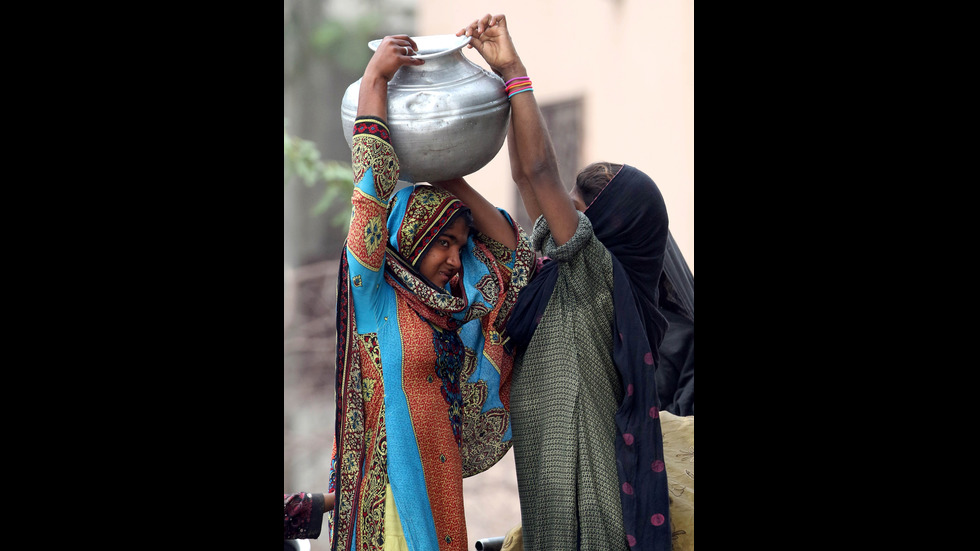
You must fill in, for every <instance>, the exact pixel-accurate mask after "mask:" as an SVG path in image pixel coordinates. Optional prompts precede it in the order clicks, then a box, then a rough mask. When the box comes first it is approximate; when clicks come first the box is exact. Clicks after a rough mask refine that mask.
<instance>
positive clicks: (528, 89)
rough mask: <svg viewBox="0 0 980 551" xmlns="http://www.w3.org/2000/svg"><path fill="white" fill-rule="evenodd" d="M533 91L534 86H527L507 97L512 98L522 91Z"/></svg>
mask: <svg viewBox="0 0 980 551" xmlns="http://www.w3.org/2000/svg"><path fill="white" fill-rule="evenodd" d="M533 91H534V88H525V89H523V90H518V91H516V92H514V93H513V94H511V95H509V96H507V99H510V98H512V97H514V96H516V95H517V94H520V93H521V92H533Z"/></svg>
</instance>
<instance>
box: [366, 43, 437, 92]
mask: <svg viewBox="0 0 980 551" xmlns="http://www.w3.org/2000/svg"><path fill="white" fill-rule="evenodd" d="M418 49H419V47H418V44H416V43H415V41H414V40H412V37H410V36H408V35H407V34H396V35H392V36H386V37H384V39H382V40H381V44H379V45H378V49H377V50H375V52H374V55H373V56H371V61H369V62H368V64H367V68H366V69H365V70H364V76H365V77H380V78H382V79H384V81H385V82H387V81H390V80H391V79H392V78H393V77H394V76H395V73H396V72H397V71H398V69H400V68H401V66H402V65H422V64H424V63H425V60H422V59H418V58H416V57H412V56H414V55H415V54H416V52H417V51H418Z"/></svg>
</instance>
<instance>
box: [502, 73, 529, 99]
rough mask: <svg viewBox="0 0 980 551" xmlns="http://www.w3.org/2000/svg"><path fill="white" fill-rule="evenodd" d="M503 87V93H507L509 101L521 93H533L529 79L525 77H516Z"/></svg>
mask: <svg viewBox="0 0 980 551" xmlns="http://www.w3.org/2000/svg"><path fill="white" fill-rule="evenodd" d="M504 86H506V88H504V91H505V92H507V99H510V98H512V97H514V96H516V95H517V94H520V93H521V92H533V91H534V88H532V87H531V79H529V78H527V77H517V78H512V79H510V80H508V81H507V82H506V83H505V84H504Z"/></svg>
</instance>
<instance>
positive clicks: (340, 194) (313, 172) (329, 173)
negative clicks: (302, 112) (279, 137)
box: [282, 118, 354, 227]
mask: <svg viewBox="0 0 980 551" xmlns="http://www.w3.org/2000/svg"><path fill="white" fill-rule="evenodd" d="M288 125H289V121H288V120H286V119H285V118H283V156H282V164H283V186H284V188H285V187H286V186H288V185H289V182H290V180H291V179H292V177H294V176H295V177H297V178H298V179H299V180H300V181H301V182H303V183H304V184H305V185H306V187H309V188H313V187H316V186H318V185H321V184H322V185H323V186H324V193H323V196H322V197H321V198H320V200H319V201H318V202H317V203H316V204H315V205H314V206H313V208H312V214H313V215H314V216H318V215H321V214H323V213H324V212H326V211H327V209H328V208H329V207H330V205H331V204H333V202H334V201H336V200H341V201H349V200H350V196H351V193H353V191H354V177H353V174H352V173H351V166H350V165H349V164H344V163H341V162H338V161H323V160H321V159H320V150H319V149H317V147H316V144H314V143H313V142H311V141H308V140H304V139H301V138H297V137H294V136H290V135H289V133H288V132H287V131H286V127H287V126H288ZM349 218H350V212H349V211H348V210H346V209H345V210H343V211H342V212H341V213H339V214H338V215H337V216H336V217H335V218H334V220H333V221H332V222H333V223H334V224H335V225H338V226H341V227H343V226H346V225H347V224H348V223H349Z"/></svg>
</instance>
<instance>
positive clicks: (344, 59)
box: [311, 14, 384, 73]
mask: <svg viewBox="0 0 980 551" xmlns="http://www.w3.org/2000/svg"><path fill="white" fill-rule="evenodd" d="M381 25H382V18H381V16H379V15H377V14H368V15H364V16H361V17H358V18H356V19H354V20H353V21H338V20H327V21H324V22H323V23H321V24H320V25H318V26H317V27H316V29H314V30H313V33H312V38H311V44H312V46H313V50H314V51H316V52H318V53H320V54H324V55H327V56H328V57H329V58H331V59H333V60H334V61H336V62H337V63H339V64H340V66H341V67H343V68H344V69H345V70H347V71H349V72H353V73H360V72H361V71H363V70H364V67H365V66H366V65H367V63H368V61H369V60H370V59H371V56H372V55H373V54H374V52H373V51H371V49H370V48H368V42H370V41H371V40H374V39H376V38H381V37H382V36H384V35H383V34H380V33H381V32H382V31H381V30H380V29H381Z"/></svg>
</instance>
